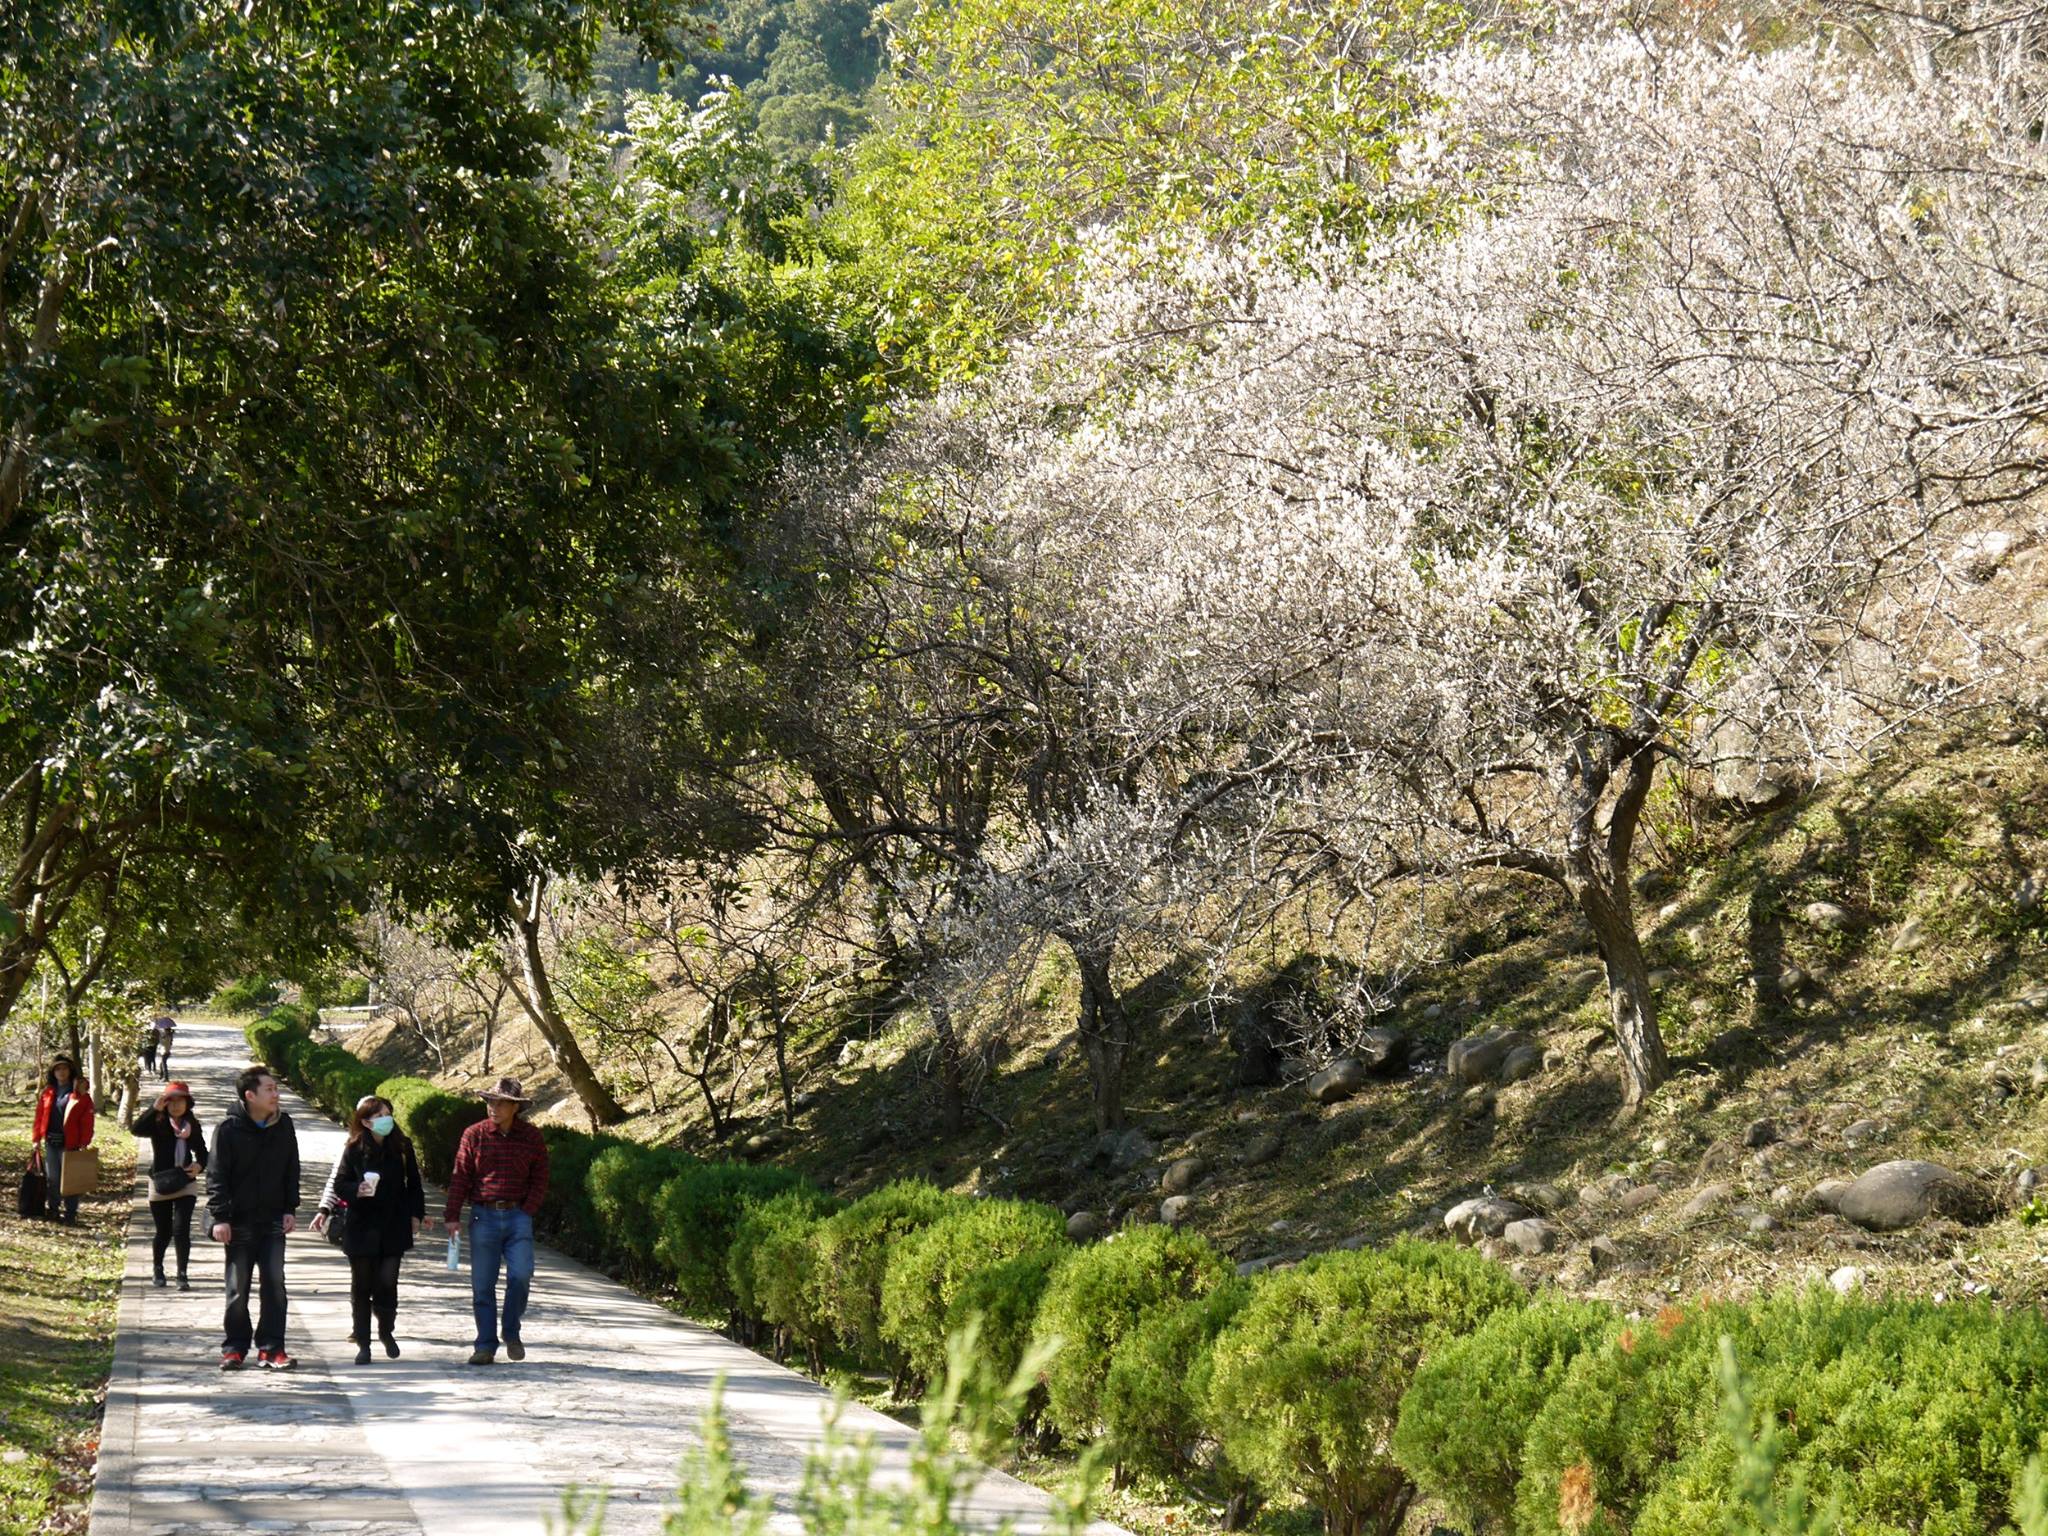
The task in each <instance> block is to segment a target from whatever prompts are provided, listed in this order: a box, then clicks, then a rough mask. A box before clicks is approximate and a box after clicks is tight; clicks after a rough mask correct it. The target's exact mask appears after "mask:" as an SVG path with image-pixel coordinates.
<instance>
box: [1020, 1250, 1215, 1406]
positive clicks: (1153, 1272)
mask: <svg viewBox="0 0 2048 1536" xmlns="http://www.w3.org/2000/svg"><path fill="white" fill-rule="evenodd" d="M1231 1273H1232V1271H1231V1265H1230V1261H1229V1260H1228V1259H1226V1258H1224V1257H1223V1255H1222V1254H1220V1253H1218V1252H1217V1251H1216V1250H1215V1249H1214V1248H1213V1247H1211V1246H1210V1244H1209V1240H1208V1239H1207V1238H1205V1237H1203V1236H1201V1235H1200V1234H1199V1233H1195V1232H1176V1231H1173V1230H1172V1229H1171V1228H1168V1227H1134V1228H1131V1229H1130V1230H1128V1231H1123V1232H1118V1233H1116V1234H1114V1235H1113V1236H1111V1237H1110V1238H1109V1239H1108V1240H1107V1241H1106V1242H1100V1243H1094V1244H1092V1245H1090V1246H1089V1247H1086V1248H1083V1249H1081V1250H1080V1251H1079V1252H1077V1253H1076V1254H1074V1256H1073V1258H1072V1259H1071V1260H1070V1261H1069V1262H1068V1263H1067V1264H1066V1265H1065V1266H1064V1267H1063V1268H1062V1269H1061V1270H1060V1273H1059V1277H1058V1278H1057V1279H1056V1280H1054V1282H1053V1284H1052V1288H1051V1290H1049V1291H1048V1292H1047V1293H1046V1297H1045V1302H1044V1304H1043V1306H1041V1307H1040V1309H1039V1314H1038V1327H1039V1330H1040V1332H1041V1333H1042V1334H1044V1335H1045V1336H1046V1337H1048V1338H1055V1337H1056V1338H1058V1339H1059V1340H1060V1352H1059V1353H1058V1354H1057V1355H1055V1356H1054V1357H1053V1359H1052V1361H1051V1363H1050V1364H1048V1365H1047V1366H1046V1368H1045V1391H1046V1402H1047V1406H1046V1417H1047V1418H1049V1419H1051V1420H1052V1422H1053V1425H1054V1427H1055V1428H1057V1429H1058V1430H1059V1431H1060V1433H1061V1434H1063V1435H1066V1436H1067V1437H1068V1438H1070V1439H1077V1438H1086V1437H1092V1436H1093V1435H1095V1434H1096V1433H1098V1432H1099V1431H1100V1429H1101V1426H1102V1381H1103V1378H1104V1377H1105V1376H1107V1375H1108V1374H1109V1361H1110V1357H1111V1356H1112V1355H1113V1354H1114V1353H1115V1352H1116V1348H1117V1346H1118V1345H1119V1344H1121V1343H1122V1342H1123V1340H1124V1339H1125V1337H1126V1336H1127V1335H1129V1333H1130V1332H1131V1330H1132V1329H1134V1328H1136V1327H1137V1326H1138V1324H1139V1323H1141V1322H1143V1321H1144V1320H1145V1318H1146V1316H1147V1315H1148V1314H1150V1313H1152V1312H1154V1311H1156V1310H1158V1309H1159V1308H1161V1307H1170V1306H1173V1305H1175V1304H1176V1303H1179V1302H1184V1301H1192V1300H1195V1299H1196V1298H1198V1297H1201V1296H1206V1295H1207V1294H1208V1293H1209V1292H1211V1291H1213V1290H1215V1289H1216V1287H1217V1286H1219V1285H1221V1284H1222V1283H1223V1282H1224V1281H1225V1280H1227V1279H1229V1278H1230V1276H1231Z"/></svg>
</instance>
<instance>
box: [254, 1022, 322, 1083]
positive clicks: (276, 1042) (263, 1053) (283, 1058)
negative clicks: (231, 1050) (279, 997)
mask: <svg viewBox="0 0 2048 1536" xmlns="http://www.w3.org/2000/svg"><path fill="white" fill-rule="evenodd" d="M242 1033H243V1035H244V1036H245V1037H246V1038H247V1039H248V1041H249V1055H250V1056H251V1058H252V1059H254V1060H256V1061H259V1062H261V1063H262V1064H263V1065H264V1066H266V1067H268V1068H270V1070H271V1071H272V1072H275V1073H277V1074H278V1075H279V1076H283V1077H289V1076H290V1075H291V1071H292V1060H293V1058H294V1057H295V1056H296V1055H297V1054H298V1052H299V1050H300V1048H301V1047H302V1046H305V1045H307V1044H310V1043H311V1042H310V1039H309V1037H308V1036H307V1034H306V1032H305V1030H303V1029H301V1028H299V1027H298V1026H297V1025H295V1024H293V1023H292V1022H291V1021H290V1020H288V1019H282V1018H279V1017H277V1016H276V1015H275V1014H266V1015H265V1016H264V1017H262V1018H260V1019H252V1020H251V1021H250V1022H249V1023H247V1024H245V1025H243V1026H242Z"/></svg>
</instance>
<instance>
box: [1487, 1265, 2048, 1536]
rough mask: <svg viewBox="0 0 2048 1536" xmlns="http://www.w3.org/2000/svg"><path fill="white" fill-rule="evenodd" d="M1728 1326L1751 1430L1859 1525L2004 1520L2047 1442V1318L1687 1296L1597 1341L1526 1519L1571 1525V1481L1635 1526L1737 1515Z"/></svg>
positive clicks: (1529, 1484)
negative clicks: (1728, 1420) (1726, 1396)
mask: <svg viewBox="0 0 2048 1536" xmlns="http://www.w3.org/2000/svg"><path fill="white" fill-rule="evenodd" d="M1723 1338H1726V1339H1728V1340H1729V1341H1730V1346H1731V1347H1732V1349H1733V1350H1734V1352H1735V1356H1736V1358H1737V1359H1738V1360H1739V1361H1740V1362H1741V1363H1742V1368H1743V1371H1744V1373H1745V1375H1746V1376H1747V1379H1748V1382H1749V1388H1748V1390H1749V1393H1750V1397H1751V1402H1750V1414H1751V1428H1750V1431H1749V1433H1750V1436H1751V1437H1752V1439H1757V1440H1767V1441H1768V1442H1769V1449H1770V1454H1771V1456H1772V1457H1773V1459H1774V1464H1775V1465H1777V1466H1778V1467H1780V1468H1782V1470H1783V1473H1784V1475H1785V1476H1786V1477H1787V1478H1792V1479H1798V1480H1801V1481H1803V1484H1804V1486H1805V1487H1806V1489H1807V1490H1809V1493H1810V1496H1811V1498H1812V1499H1814V1500H1817V1501H1821V1502H1822V1503H1823V1504H1827V1503H1832V1504H1833V1505H1835V1506H1836V1507H1837V1508H1838V1510H1839V1513H1840V1518H1841V1523H1842V1527H1843V1528H1844V1529H1848V1530H1854V1531H1856V1532H1858V1533H1859V1536H1861V1533H1865V1532H1868V1533H1871V1536H1904V1533H1906V1532H1913V1533H1918V1536H1961V1533H1963V1532H1979V1531H1984V1530H1995V1529H1997V1528H1998V1527H1999V1526H2000V1525H2001V1524H2003V1523H2004V1522H2005V1521H2006V1520H2007V1519H2009V1518H2010V1516H2011V1513H2012V1511H2013V1509H2014V1507H2015V1503H2016V1500H2017V1498H2018V1496H2019V1489H2020V1482H2021V1478H2022V1476H2023V1474H2024V1471H2025V1467H2026V1463H2027V1461H2028V1459H2029V1458H2030V1457H2032V1456H2035V1455H2038V1454H2040V1453H2041V1452H2043V1451H2048V1320H2044V1319H2042V1318H2041V1317H2040V1316H2039V1315H2038V1314H2035V1313H2032V1312H2026V1311H2000V1310H1998V1309H1996V1308H1993V1307H1991V1306H1989V1305H1957V1304H1940V1305H1937V1304H1933V1303H1928V1302H1918V1301H1886V1302H1879V1303H1870V1302H1863V1301H1858V1300H1849V1299H1843V1298H1838V1297H1834V1296H1831V1295H1828V1294H1826V1293H1824V1292H1816V1293H1812V1294H1807V1295H1798V1296H1779V1297H1772V1298H1769V1299H1767V1300H1765V1301H1762V1302H1759V1303H1756V1304H1754V1305H1749V1306H1744V1305H1737V1304H1733V1303H1730V1304H1723V1305H1719V1306H1712V1307H1705V1308H1699V1309H1695V1310H1690V1311H1677V1310H1673V1311H1671V1312H1667V1313H1665V1314H1661V1315H1660V1316H1659V1317H1658V1318H1656V1319H1653V1320H1652V1321H1651V1322H1649V1323H1648V1324H1645V1325H1642V1326H1640V1327H1636V1328H1632V1329H1630V1330H1627V1331H1625V1332H1624V1333H1623V1334H1622V1335H1621V1336H1620V1338H1619V1339H1618V1340H1617V1341H1616V1342H1615V1344H1613V1345H1611V1346H1609V1347H1608V1348H1605V1349H1601V1350H1597V1351H1591V1352H1588V1353H1587V1354H1584V1355H1582V1356H1581V1357H1580V1358H1579V1359H1578V1360H1577V1361H1576V1362H1574V1363H1573V1365H1572V1367H1571V1368H1570V1370H1569V1371H1568V1372H1567V1373H1566V1377H1565V1381H1564V1384H1563V1386H1562V1387H1561V1389H1560V1390H1559V1391H1558V1392H1557V1393H1555V1394H1554V1395H1553V1396H1552V1397H1551V1399H1550V1401H1549V1402H1548V1403H1547V1404H1545V1406H1544V1408H1543V1409H1542V1410H1541V1411H1540V1412H1539V1413H1538V1414H1537V1416H1536V1419H1535V1421H1534V1422H1533V1423H1532V1424H1531V1426H1530V1430H1529V1437H1528V1440H1527V1443H1526V1448H1525V1453H1524V1467H1523V1481H1522V1486H1521V1489H1520V1491H1519V1494H1518V1496H1517V1518H1518V1520H1519V1521H1520V1524H1521V1527H1522V1529H1523V1530H1524V1531H1527V1532H1530V1533H1542V1532H1547V1531H1557V1530H1561V1529H1564V1528H1565V1527H1564V1526H1563V1525H1562V1524H1561V1523H1560V1520H1559V1514H1558V1510H1559V1500H1560V1490H1561V1489H1564V1488H1565V1487H1567V1485H1569V1486H1570V1488H1571V1489H1572V1490H1574V1491H1573V1495H1572V1496H1573V1498H1579V1499H1590V1500H1592V1501H1595V1502H1597V1504H1598V1506H1599V1508H1600V1509H1602V1510H1603V1511H1606V1512H1607V1516H1608V1518H1610V1519H1612V1520H1613V1521H1617V1522H1623V1523H1626V1524H1627V1526H1628V1528H1629V1529H1630V1530H1631V1531H1634V1532H1636V1533H1638V1536H1681V1533H1683V1536H1707V1533H1718V1532H1720V1531H1722V1530H1723V1529H1725V1528H1726V1526H1727V1525H1728V1523H1729V1522H1730V1521H1731V1519H1737V1518H1740V1517H1741V1516H1742V1511H1743V1509H1744V1502H1743V1501H1744V1498H1745V1497H1746V1495H1744V1494H1743V1493H1742V1491H1741V1490H1742V1489H1743V1487H1744V1486H1745V1483H1744V1477H1745V1476H1746V1474H1744V1473H1743V1472H1742V1471H1741V1468H1740V1465H1739V1448H1738V1446H1737V1444H1736V1442H1735V1440H1734V1439H1732V1438H1731V1437H1730V1436H1729V1435H1728V1434H1727V1433H1725V1431H1724V1425H1723V1423H1722V1415H1721V1412H1720V1411H1719V1403H1720V1396H1721V1394H1720V1393H1719V1392H1718V1391H1717V1390H1716V1371H1717V1369H1718V1366H1719V1361H1720V1355H1721V1341H1722V1339H1723ZM1769 1426H1775V1428H1772V1427H1769ZM1567 1502H1569V1501H1567Z"/></svg>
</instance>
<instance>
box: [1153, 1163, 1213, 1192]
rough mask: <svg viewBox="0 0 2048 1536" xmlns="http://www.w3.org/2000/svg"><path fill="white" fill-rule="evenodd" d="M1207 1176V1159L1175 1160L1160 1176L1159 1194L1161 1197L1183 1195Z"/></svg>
mask: <svg viewBox="0 0 2048 1536" xmlns="http://www.w3.org/2000/svg"><path fill="white" fill-rule="evenodd" d="M1208 1176H1209V1160H1208V1159H1207V1158H1204V1157H1181V1158H1176V1159H1174V1161H1173V1162H1171V1163H1169V1164H1168V1165H1167V1168H1166V1172H1165V1173H1164V1174H1162V1175H1160V1179H1159V1192H1160V1193H1161V1194H1163V1195H1184V1194H1186V1193H1187V1192H1188V1191H1189V1190H1191V1189H1193V1188H1194V1187H1195V1186H1196V1185H1197V1184H1199V1183H1201V1182H1202V1180H1204V1179H1206V1178H1207V1177H1208Z"/></svg>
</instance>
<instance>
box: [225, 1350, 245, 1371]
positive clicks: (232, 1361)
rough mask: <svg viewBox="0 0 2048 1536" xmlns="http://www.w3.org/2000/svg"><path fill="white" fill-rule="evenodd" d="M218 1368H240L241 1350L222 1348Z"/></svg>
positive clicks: (236, 1369) (235, 1369)
mask: <svg viewBox="0 0 2048 1536" xmlns="http://www.w3.org/2000/svg"><path fill="white" fill-rule="evenodd" d="M220 1368H221V1369H222V1370H224V1371H239V1370H240V1369H241V1368H242V1352H241V1351H240V1350H239V1349H224V1350H222V1351H221V1352H220Z"/></svg>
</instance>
